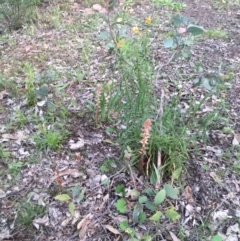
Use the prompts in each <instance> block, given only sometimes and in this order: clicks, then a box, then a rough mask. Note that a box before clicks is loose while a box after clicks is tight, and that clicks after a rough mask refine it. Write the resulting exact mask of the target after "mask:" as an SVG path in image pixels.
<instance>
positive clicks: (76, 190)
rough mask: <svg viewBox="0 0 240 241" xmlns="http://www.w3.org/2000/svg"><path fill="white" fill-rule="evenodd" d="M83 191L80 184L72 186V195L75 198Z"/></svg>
mask: <svg viewBox="0 0 240 241" xmlns="http://www.w3.org/2000/svg"><path fill="white" fill-rule="evenodd" d="M80 192H81V187H80V186H75V187H73V188H72V197H73V198H75V197H76V196H77V195H79V194H80Z"/></svg>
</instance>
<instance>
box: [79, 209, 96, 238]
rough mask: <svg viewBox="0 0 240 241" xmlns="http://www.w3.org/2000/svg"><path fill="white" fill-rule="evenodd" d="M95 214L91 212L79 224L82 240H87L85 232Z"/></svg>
mask: <svg viewBox="0 0 240 241" xmlns="http://www.w3.org/2000/svg"><path fill="white" fill-rule="evenodd" d="M92 218H93V215H92V214H91V213H89V214H87V215H86V216H85V217H84V218H83V219H82V220H81V221H80V222H79V223H78V225H77V229H80V232H79V238H80V240H82V241H83V240H85V234H86V231H87V228H88V225H89V223H90V222H91V221H92Z"/></svg>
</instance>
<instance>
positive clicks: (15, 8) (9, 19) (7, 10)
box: [0, 0, 39, 29]
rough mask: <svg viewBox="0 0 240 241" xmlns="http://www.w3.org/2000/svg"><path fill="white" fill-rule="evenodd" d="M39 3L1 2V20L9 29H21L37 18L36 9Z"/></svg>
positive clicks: (6, 0) (14, 0)
mask: <svg viewBox="0 0 240 241" xmlns="http://www.w3.org/2000/svg"><path fill="white" fill-rule="evenodd" d="M38 3H39V1H35V0H24V1H18V0H0V19H1V20H2V22H3V23H4V24H5V26H6V27H7V28H10V29H20V28H22V27H23V24H24V23H26V22H29V21H32V20H33V19H34V18H35V16H36V14H34V13H35V12H34V9H35V8H36V6H37V4H38Z"/></svg>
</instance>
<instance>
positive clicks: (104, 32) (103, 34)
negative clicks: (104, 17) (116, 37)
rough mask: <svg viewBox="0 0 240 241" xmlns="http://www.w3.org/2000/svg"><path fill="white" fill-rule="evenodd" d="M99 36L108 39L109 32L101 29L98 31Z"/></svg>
mask: <svg viewBox="0 0 240 241" xmlns="http://www.w3.org/2000/svg"><path fill="white" fill-rule="evenodd" d="M100 38H101V39H102V40H108V39H109V38H110V34H109V33H108V32H107V31H101V32H100Z"/></svg>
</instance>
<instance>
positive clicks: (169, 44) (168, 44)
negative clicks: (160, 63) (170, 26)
mask: <svg viewBox="0 0 240 241" xmlns="http://www.w3.org/2000/svg"><path fill="white" fill-rule="evenodd" d="M163 44H164V46H165V48H173V47H174V39H173V38H165V39H164V40H163Z"/></svg>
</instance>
